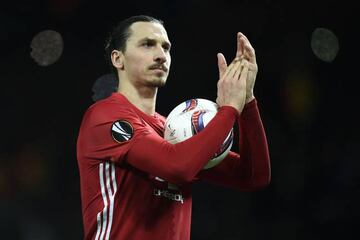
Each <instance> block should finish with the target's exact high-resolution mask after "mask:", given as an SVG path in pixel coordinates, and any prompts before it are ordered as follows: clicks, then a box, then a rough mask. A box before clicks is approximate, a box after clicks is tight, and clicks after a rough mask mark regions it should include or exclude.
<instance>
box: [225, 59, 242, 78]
mask: <svg viewBox="0 0 360 240" xmlns="http://www.w3.org/2000/svg"><path fill="white" fill-rule="evenodd" d="M232 64H233V65H232V66H231V69H230V70H229V72H228V74H227V75H226V77H227V79H230V78H234V77H235V76H236V71H237V70H238V69H239V68H240V64H241V61H240V60H239V59H237V58H235V59H234V61H233V62H232Z"/></svg>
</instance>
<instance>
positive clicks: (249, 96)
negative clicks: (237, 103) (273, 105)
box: [245, 93, 255, 104]
mask: <svg viewBox="0 0 360 240" xmlns="http://www.w3.org/2000/svg"><path fill="white" fill-rule="evenodd" d="M254 99H255V96H254V94H253V93H251V94H250V95H246V100H245V104H248V103H249V102H251V101H252V100H254Z"/></svg>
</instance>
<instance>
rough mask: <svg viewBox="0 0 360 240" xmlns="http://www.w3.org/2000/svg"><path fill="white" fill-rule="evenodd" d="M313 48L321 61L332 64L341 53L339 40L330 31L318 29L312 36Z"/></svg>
mask: <svg viewBox="0 0 360 240" xmlns="http://www.w3.org/2000/svg"><path fill="white" fill-rule="evenodd" d="M311 48H312V50H313V53H314V54H315V55H316V56H317V57H318V58H319V59H321V60H322V61H325V62H332V61H333V60H334V59H335V57H336V55H337V53H338V51H339V42H338V38H337V37H336V35H335V34H334V33H333V32H332V31H330V30H329V29H326V28H316V29H315V30H314V31H313V33H312V35H311Z"/></svg>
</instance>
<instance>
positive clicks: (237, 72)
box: [233, 61, 244, 80]
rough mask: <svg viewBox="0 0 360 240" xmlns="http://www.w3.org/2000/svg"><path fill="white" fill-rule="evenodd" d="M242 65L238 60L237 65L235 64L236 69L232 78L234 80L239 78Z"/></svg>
mask: <svg viewBox="0 0 360 240" xmlns="http://www.w3.org/2000/svg"><path fill="white" fill-rule="evenodd" d="M243 65H244V64H243V63H242V61H239V63H238V65H236V69H235V71H234V76H233V78H235V79H236V80H239V78H240V74H241V72H242V69H243Z"/></svg>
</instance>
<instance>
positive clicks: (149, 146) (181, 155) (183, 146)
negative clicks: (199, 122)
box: [126, 106, 238, 184]
mask: <svg viewBox="0 0 360 240" xmlns="http://www.w3.org/2000/svg"><path fill="white" fill-rule="evenodd" d="M237 116H238V112H237V110H236V109H235V108H233V107H229V106H224V107H221V108H220V109H219V111H218V113H217V114H216V115H215V117H214V118H213V119H212V120H211V121H210V122H209V124H208V125H207V126H206V128H204V130H202V131H201V132H200V133H198V134H196V135H194V136H193V137H191V138H189V139H187V140H185V141H183V142H180V143H177V144H171V143H168V142H167V141H166V140H164V139H163V138H162V137H160V136H159V135H157V134H148V135H145V136H144V137H142V138H141V139H139V141H137V142H136V143H134V144H133V146H132V147H131V148H130V149H129V151H128V154H127V156H126V161H127V162H128V163H129V164H131V165H132V166H134V167H135V168H137V169H140V170H142V171H145V172H148V173H151V174H152V175H154V176H158V177H160V178H162V179H164V180H166V181H168V182H171V183H174V184H182V183H185V182H190V181H192V180H193V179H194V177H195V176H196V175H197V174H198V172H199V171H200V170H201V169H203V167H204V166H205V165H206V163H207V162H208V161H209V159H211V157H212V156H213V155H214V154H215V153H216V151H217V150H218V149H219V148H220V146H221V144H222V143H223V141H224V140H225V138H226V137H227V135H228V134H229V131H230V130H231V128H232V127H233V125H234V122H235V120H236V118H237Z"/></svg>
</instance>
